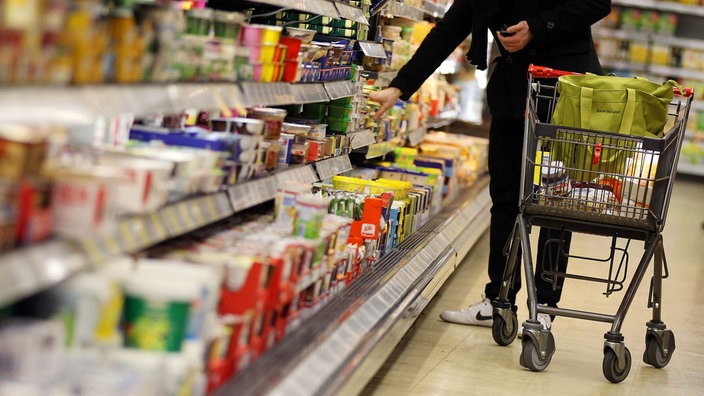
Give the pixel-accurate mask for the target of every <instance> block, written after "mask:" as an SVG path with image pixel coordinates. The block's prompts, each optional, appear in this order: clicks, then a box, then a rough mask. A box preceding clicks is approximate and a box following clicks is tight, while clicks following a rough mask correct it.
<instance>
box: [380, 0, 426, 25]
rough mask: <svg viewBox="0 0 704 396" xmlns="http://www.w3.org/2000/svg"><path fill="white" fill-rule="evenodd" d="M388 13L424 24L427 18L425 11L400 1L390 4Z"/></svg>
mask: <svg viewBox="0 0 704 396" xmlns="http://www.w3.org/2000/svg"><path fill="white" fill-rule="evenodd" d="M388 13H390V14H391V15H393V16H397V17H401V18H406V19H410V20H412V21H416V22H422V21H423V18H424V16H425V11H423V10H421V9H420V8H416V7H413V6H410V5H408V4H405V3H402V2H400V1H392V2H390V3H389V9H388Z"/></svg>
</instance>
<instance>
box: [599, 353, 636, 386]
mask: <svg viewBox="0 0 704 396" xmlns="http://www.w3.org/2000/svg"><path fill="white" fill-rule="evenodd" d="M624 350H625V355H624V359H625V361H624V362H623V363H624V366H623V369H619V368H618V357H616V352H614V350H613V349H611V348H606V349H605V350H604V363H603V364H602V366H601V368H602V370H603V372H604V377H606V379H607V380H609V381H611V382H613V383H614V384H617V383H619V382H621V381H623V380H625V379H626V377H628V373H629V372H630V371H631V351H629V350H628V348H626V347H624Z"/></svg>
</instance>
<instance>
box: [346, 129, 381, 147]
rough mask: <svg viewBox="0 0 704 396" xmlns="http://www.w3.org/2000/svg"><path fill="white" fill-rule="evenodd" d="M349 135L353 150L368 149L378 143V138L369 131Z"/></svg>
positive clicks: (364, 130)
mask: <svg viewBox="0 0 704 396" xmlns="http://www.w3.org/2000/svg"><path fill="white" fill-rule="evenodd" d="M347 135H348V136H349V137H350V145H351V146H352V150H354V149H358V148H362V147H367V146H369V145H372V144H374V143H376V137H375V136H374V133H373V132H372V131H371V130H369V129H363V130H361V131H357V132H353V133H349V134H347Z"/></svg>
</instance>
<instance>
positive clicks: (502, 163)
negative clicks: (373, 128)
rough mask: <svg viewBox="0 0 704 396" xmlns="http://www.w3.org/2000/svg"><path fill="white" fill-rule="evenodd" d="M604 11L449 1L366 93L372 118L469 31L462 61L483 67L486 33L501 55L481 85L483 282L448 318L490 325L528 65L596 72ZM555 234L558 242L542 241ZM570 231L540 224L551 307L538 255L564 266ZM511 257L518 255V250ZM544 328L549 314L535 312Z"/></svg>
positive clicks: (501, 0) (521, 0)
mask: <svg viewBox="0 0 704 396" xmlns="http://www.w3.org/2000/svg"><path fill="white" fill-rule="evenodd" d="M610 11H611V1H610V0H535V1H526V0H497V1H486V0H455V1H454V2H453V4H452V6H451V7H450V8H449V9H448V11H447V12H446V13H445V16H444V17H443V18H442V19H441V20H440V21H438V23H437V24H436V25H435V27H434V28H433V29H432V30H431V31H430V32H429V33H428V35H427V37H426V38H425V39H424V40H423V42H422V43H421V45H420V46H419V48H418V50H417V51H416V53H415V54H414V55H413V57H412V58H411V59H410V60H409V61H408V63H407V64H406V65H404V66H403V67H402V68H401V70H400V71H399V72H398V75H397V77H396V78H394V79H393V80H392V81H391V83H390V84H389V87H388V88H386V89H383V90H381V91H377V92H372V93H371V94H370V95H369V98H370V99H371V100H372V101H375V102H377V103H379V104H380V106H381V107H380V108H379V110H378V111H377V113H376V114H375V119H377V120H378V119H379V118H381V117H382V116H383V115H384V114H385V113H386V111H387V110H389V109H390V108H391V107H392V106H394V104H395V103H396V101H397V100H399V99H402V100H408V98H409V97H410V96H411V95H412V94H413V93H414V92H415V91H416V90H418V88H419V87H420V86H421V85H422V84H423V82H424V81H425V80H426V79H427V78H428V77H429V76H430V75H431V74H432V73H433V72H434V71H435V70H436V69H437V68H438V67H439V66H440V64H441V63H442V62H443V60H445V59H446V58H447V57H448V56H449V55H450V54H451V53H452V51H453V50H454V49H455V48H456V47H457V46H458V45H460V43H461V42H462V41H464V39H465V38H466V37H467V36H468V35H469V34H470V33H471V34H472V44H471V45H470V48H469V51H468V52H467V59H468V60H469V61H470V63H471V64H473V65H475V66H476V67H477V68H478V69H480V70H484V69H486V68H487V42H488V33H487V32H489V31H491V33H492V35H493V36H494V38H495V41H496V42H497V45H498V49H499V53H500V56H499V57H497V58H496V59H494V60H493V62H494V63H495V68H494V71H493V73H492V74H491V76H490V78H489V82H488V85H487V102H488V106H489V111H490V113H491V118H492V120H491V127H490V130H489V177H490V182H489V193H490V196H491V201H492V207H491V224H490V231H489V239H490V242H489V244H490V250H489V265H488V273H489V283H487V284H486V287H485V289H484V296H483V297H482V299H481V300H480V301H478V302H476V303H474V304H471V305H470V306H469V307H468V308H466V309H462V310H459V311H445V312H443V313H442V314H441V315H440V317H441V318H442V319H443V320H445V321H448V322H453V323H461V324H469V325H480V326H491V325H492V305H491V301H492V300H493V299H495V298H497V297H498V294H499V290H500V288H501V280H502V276H503V272H504V267H505V265H506V257H505V256H504V254H503V251H504V246H505V244H506V241H507V240H508V238H509V237H510V235H511V232H512V230H513V226H514V222H515V220H516V216H518V213H519V193H520V181H521V180H520V175H521V158H522V148H523V129H524V118H523V115H524V111H525V104H526V96H527V92H528V87H527V71H528V65H529V64H531V63H532V64H536V65H540V66H547V67H551V68H554V69H560V70H569V71H575V72H581V73H585V72H591V73H595V74H603V72H602V70H601V65H600V64H599V59H598V58H597V55H596V50H595V47H594V42H593V40H592V35H591V25H592V24H594V23H595V22H597V21H598V20H600V19H602V18H603V17H605V16H607V15H608V14H609V12H610ZM553 239H558V240H559V239H562V240H563V241H564V242H563V243H562V245H561V246H555V244H554V243H548V241H549V240H553ZM570 240H571V234H569V233H567V232H565V233H561V231H560V230H553V229H546V228H542V229H541V230H540V237H539V242H538V246H539V248H538V257H537V261H536V265H535V267H536V271H535V272H536V273H535V278H536V279H535V281H536V288H537V296H538V303H539V304H547V305H550V306H557V303H558V302H559V301H560V296H561V293H562V281H563V280H564V279H561V278H559V279H558V280H557V284H556V287H553V285H552V283H550V282H548V281H546V280H544V279H543V278H542V276H541V275H542V265H541V263H543V260H551V261H552V262H554V263H557V265H558V266H559V269H560V271H564V270H565V268H566V266H567V252H569V245H570ZM518 257H519V258H520V257H521V255H520V253H519V255H518ZM520 269H521V266H520V265H516V273H515V274H514V277H513V286H512V288H511V289H510V291H509V295H508V298H509V300H510V301H511V303H512V304H513V306H514V309H516V305H515V301H516V293H517V292H518V290H519V289H520V287H521V277H520ZM538 320H539V321H540V322H541V324H542V325H543V326H544V327H545V328H546V329H549V328H550V326H551V318H550V316H549V315H547V314H542V313H541V314H539V315H538Z"/></svg>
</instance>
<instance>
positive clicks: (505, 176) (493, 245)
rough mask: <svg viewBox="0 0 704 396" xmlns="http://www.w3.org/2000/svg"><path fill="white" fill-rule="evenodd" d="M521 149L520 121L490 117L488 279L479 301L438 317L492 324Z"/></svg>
mask: <svg viewBox="0 0 704 396" xmlns="http://www.w3.org/2000/svg"><path fill="white" fill-rule="evenodd" d="M522 149H523V120H520V119H511V120H506V119H504V120H501V119H494V120H492V123H491V127H490V129H489V176H490V180H489V194H490V195H491V201H492V207H491V224H490V228H489V266H488V272H489V280H490V281H489V283H487V285H486V287H485V290H484V298H483V299H482V300H481V301H478V302H476V303H473V304H471V305H470V306H469V307H468V308H466V309H462V310H459V311H444V312H442V313H441V314H440V318H442V319H443V320H445V321H447V322H452V323H460V324H468V325H478V326H491V325H492V323H493V320H492V317H491V315H492V311H493V307H492V305H491V300H493V299H494V298H496V297H498V295H499V289H500V288H501V281H502V279H503V273H504V267H505V266H506V257H505V256H504V255H503V250H504V246H505V244H506V241H507V240H508V238H509V237H510V236H511V231H513V225H514V223H515V221H516V216H517V215H518V194H519V192H520V179H521V177H520V176H521V158H522V154H523V153H522ZM519 258H520V253H519ZM516 274H520V261H519V262H518V263H517V264H516ZM513 279H514V288H513V289H512V290H510V291H509V295H508V298H509V300H510V301H511V303H512V304H513V305H515V302H516V291H517V290H518V289H520V287H521V277H520V275H515V276H514V278H513Z"/></svg>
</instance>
